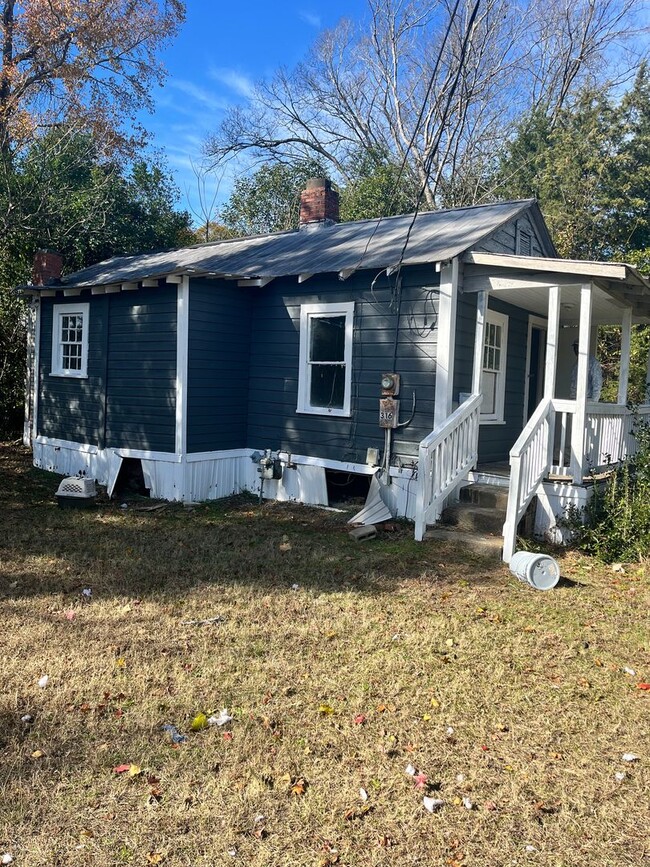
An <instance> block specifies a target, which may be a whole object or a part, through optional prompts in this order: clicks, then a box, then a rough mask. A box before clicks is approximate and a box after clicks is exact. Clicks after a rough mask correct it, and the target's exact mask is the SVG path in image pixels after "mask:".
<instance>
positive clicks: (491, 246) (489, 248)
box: [473, 213, 547, 256]
mask: <svg viewBox="0 0 650 867" xmlns="http://www.w3.org/2000/svg"><path fill="white" fill-rule="evenodd" d="M519 231H524V232H527V233H528V234H529V235H530V237H531V251H530V255H531V256H546V255H547V253H546V251H545V249H544V245H543V242H542V240H541V239H540V237H539V234H538V232H537V229H536V228H535V226H534V224H533V221H532V220H531V219H530V217H529V215H528V214H526V213H524V214H522V215H521V216H519V217H517V219H516V220H511V221H510V222H509V223H506V224H505V226H501V228H500V229H497V231H496V232H494V233H493V234H492V235H490V236H489V238H486V239H485V240H484V241H482V242H481V243H480V244H477V245H476V246H475V247H474V248H473V249H475V250H480V251H481V252H484V253H515V254H516V253H517V233H518V232H519Z"/></svg>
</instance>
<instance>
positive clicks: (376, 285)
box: [25, 180, 650, 559]
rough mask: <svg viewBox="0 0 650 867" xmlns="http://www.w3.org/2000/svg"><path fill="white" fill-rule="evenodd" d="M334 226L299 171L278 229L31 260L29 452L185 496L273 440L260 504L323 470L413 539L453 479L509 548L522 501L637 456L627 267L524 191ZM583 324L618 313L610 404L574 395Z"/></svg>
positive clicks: (322, 198)
mask: <svg viewBox="0 0 650 867" xmlns="http://www.w3.org/2000/svg"><path fill="white" fill-rule="evenodd" d="M337 215H338V200H337V194H336V192H335V190H334V189H332V187H331V186H330V184H329V183H328V182H327V181H320V180H315V181H313V182H310V184H309V185H308V189H307V190H306V191H305V192H304V193H303V198H302V206H301V226H300V229H299V230H297V231H290V232H282V233H275V234H270V235H264V236H259V237H250V238H244V239H239V240H231V241H217V242H213V243H208V244H203V245H198V246H194V247H190V248H186V249H182V250H174V251H170V252H164V253H155V254H144V255H138V256H128V257H123V258H114V259H111V260H109V261H107V262H103V263H101V264H99V265H96V266H93V267H91V268H87V269H85V270H83V271H79V272H77V273H75V274H69V275H67V276H65V277H62V278H60V279H59V278H57V276H56V261H55V259H54V258H53V257H52V256H51V255H49V254H44V256H43V257H42V258H43V262H42V264H45V265H46V266H48V265H49V266H51V265H54V270H52V269H50V271H49V273H48V274H46V275H45V277H44V278H43V277H42V276H41V277H38V275H37V278H36V279H35V281H34V284H35V285H33V286H30V287H28V288H27V289H26V290H25V291H27V292H28V293H29V294H30V295H31V297H32V299H33V304H32V309H33V310H34V315H35V320H34V321H35V329H34V343H33V347H32V353H31V359H32V368H31V369H32V373H31V378H30V392H29V400H28V418H29V424H28V425H27V426H26V432H25V440H26V442H29V443H30V444H31V445H32V447H33V451H34V462H35V464H36V465H37V466H40V467H43V468H45V469H50V470H53V471H55V472H58V473H63V474H66V475H71V474H75V473H77V472H79V471H84V472H86V473H87V474H88V475H92V476H94V477H95V478H97V479H98V481H99V482H101V483H102V484H105V485H107V486H108V488H109V491H110V490H112V487H113V486H114V484H115V480H116V478H117V476H118V473H119V470H120V466H121V464H122V462H123V460H124V459H125V458H130V459H136V460H139V461H140V462H141V466H142V471H143V474H144V478H145V482H146V485H147V487H148V488H149V490H150V492H151V495H152V496H155V497H162V498H166V499H170V500H205V499H210V498H217V497H223V496H226V495H229V494H231V493H233V492H238V491H242V490H249V491H259V487H260V484H261V478H260V472H259V471H258V470H259V462H258V456H259V455H261V454H264V453H266V452H268V451H270V452H271V453H272V456H273V457H274V458H276V462H275V469H276V473H275V474H276V475H278V473H280V474H281V478H276V479H271V478H269V479H268V480H265V481H264V494H265V496H268V497H275V498H278V499H294V500H298V501H301V502H305V503H320V504H322V503H327V484H326V482H327V477H328V473H333V472H344V473H346V474H352V475H362V476H363V475H372V474H377V473H378V474H379V476H380V477H381V479H382V489H383V492H384V496H385V499H386V502H387V503H388V504H389V506H390V508H391V510H392V511H393V513H394V514H397V515H401V516H406V517H409V518H411V519H413V520H414V521H415V525H416V535H417V537H418V538H422V537H423V535H424V532H425V529H426V527H427V525H429V524H432V523H435V521H436V520H437V519H438V517H439V516H440V513H441V511H442V508H443V505H444V504H445V503H446V502H447V501H448V500H449V499H453V497H454V496H455V494H456V492H457V490H458V488H459V487H460V486H463V485H467V484H470V483H474V482H477V481H482V482H488V483H492V484H498V485H505V486H509V489H510V499H509V503H510V505H509V511H508V518H507V521H506V526H505V528H504V532H505V537H504V538H505V542H504V546H505V547H504V556H505V557H506V559H509V556H510V554H511V553H512V550H513V546H514V534H515V532H516V527H517V523H518V521H519V519H520V518H521V516H522V515H523V512H524V511H525V509H526V508H527V506H528V504H529V503H530V501H531V499H532V498H533V497H537V498H538V508H537V512H538V519H537V525H538V529H539V530H540V531H542V530H546V529H548V528H549V527H551V526H553V524H554V522H555V516H556V515H557V514H559V513H560V512H561V511H562V509H563V508H564V507H565V506H566V505H567V503H569V502H574V503H576V504H578V505H579V504H580V503H581V502H583V501H584V497H585V496H587V493H586V491H587V485H586V483H585V476H586V475H587V468H588V467H594V466H598V465H599V464H602V463H603V462H604V455H606V454H608V455H613V456H614V457H623V456H624V454H625V453H626V452H627V451H629V449H630V448H632V447H633V446H632V444H631V438H630V436H629V433H630V427H629V414H628V411H627V409H626V398H627V371H628V369H629V342H630V340H629V335H630V329H631V326H632V324H633V322H648V321H650V286H649V284H648V283H647V282H646V281H645V280H644V278H642V277H641V276H640V275H639V274H638V272H636V271H635V270H634V269H633V268H631V267H630V266H627V265H621V264H616V263H590V262H577V261H567V260H562V259H558V258H557V254H556V251H555V249H554V247H553V243H552V241H551V238H550V236H549V233H548V231H547V228H546V226H545V224H544V220H543V218H542V215H541V213H540V211H539V208H538V206H537V204H536V203H535V202H534V201H532V200H525V201H514V202H500V203H497V204H490V205H479V206H474V207H466V208H458V209H454V210H447V211H438V212H431V213H419V214H417V216H414V215H405V216H399V217H391V218H386V219H381V220H367V221H360V222H353V223H337V222H336V219H337ZM39 284H40V285H39ZM599 324H619V325H621V326H622V353H621V367H620V382H619V395H618V401H617V403H615V404H614V403H612V404H604V403H590V402H589V401H588V400H587V397H586V382H587V366H588V358H589V354H590V351H591V352H593V346H594V339H595V329H596V327H597V326H598V325H599ZM575 339H578V340H579V346H580V349H579V356H578V373H577V383H578V388H577V394H576V396H575V398H573V399H570V397H569V379H570V370H571V366H572V364H573V360H572V359H573V353H572V352H571V349H570V347H571V344H572V343H573V341H574V340H575ZM590 347H591V349H590ZM378 468H379V470H378ZM504 468H505V471H504ZM268 475H271V473H268Z"/></svg>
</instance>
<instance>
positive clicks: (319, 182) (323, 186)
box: [300, 178, 339, 229]
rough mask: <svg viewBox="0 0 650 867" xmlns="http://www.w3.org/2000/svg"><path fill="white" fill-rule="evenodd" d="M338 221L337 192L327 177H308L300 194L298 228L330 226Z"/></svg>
mask: <svg viewBox="0 0 650 867" xmlns="http://www.w3.org/2000/svg"><path fill="white" fill-rule="evenodd" d="M338 221H339V194H338V193H337V191H336V190H334V189H332V184H331V181H328V180H327V178H310V179H309V180H308V181H307V188H306V189H305V190H303V192H302V193H301V195H300V228H301V229H306V228H315V227H318V226H332V225H333V224H334V223H338Z"/></svg>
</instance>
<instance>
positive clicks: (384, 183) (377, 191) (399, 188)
mask: <svg viewBox="0 0 650 867" xmlns="http://www.w3.org/2000/svg"><path fill="white" fill-rule="evenodd" d="M346 175H347V177H348V178H349V180H348V182H347V183H346V184H345V186H343V187H342V189H341V220H343V221H348V220H369V219H373V218H375V217H392V216H395V215H396V214H406V213H409V212H411V211H413V210H415V207H416V204H417V201H418V188H417V183H416V181H415V179H414V178H413V176H412V175H411V174H410V173H409V170H408V168H407V167H406V166H404V167H403V166H400V165H398V164H397V163H395V162H393V161H391V159H390V156H389V154H388V153H386V151H377V150H372V151H359V152H358V153H356V154H355V155H354V156H353V157H352V158H351V159H350V160H349V162H348V165H347V170H346Z"/></svg>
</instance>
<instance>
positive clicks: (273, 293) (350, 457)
mask: <svg viewBox="0 0 650 867" xmlns="http://www.w3.org/2000/svg"><path fill="white" fill-rule="evenodd" d="M375 277H376V272H373V273H370V272H359V273H358V274H355V275H353V276H352V277H350V278H348V280H346V281H345V282H343V283H342V282H340V281H339V280H338V279H337V276H336V275H334V274H332V275H319V276H316V277H312V278H311V279H310V280H308V281H307V282H306V283H305V284H304V285H298V284H297V282H296V280H295V279H293V280H289V279H287V280H285V281H280V280H277V281H274V283H273V284H271V286H270V287H265V288H264V289H260V290H255V292H254V293H253V299H254V300H253V326H252V328H253V330H252V339H251V354H250V358H251V367H250V390H249V412H248V442H247V445H248V446H250V447H255V448H260V447H263V448H273V449H277V448H282V449H286V450H288V451H291V452H294V453H296V454H306V455H312V456H316V457H320V458H326V459H329V460H339V461H353V462H360V463H364V462H365V459H366V450H367V449H368V448H369V447H374V448H379V449H381V450H382V451H383V448H384V431H383V430H382V429H381V428H380V427H379V424H378V420H379V397H380V395H381V389H380V378H381V374H382V373H385V372H389V371H391V370H392V369H393V367H394V368H395V372H397V373H399V374H400V375H401V390H400V400H401V408H400V420H401V421H405V420H407V419H408V417H409V416H410V414H411V404H412V392H414V391H415V393H416V401H417V403H416V413H415V416H414V419H413V421H412V423H411V424H410V425H409V426H408V427H406V428H403V429H400V430H398V431H395V432H394V433H395V437H394V448H393V452H394V454H397V455H399V456H400V457H402V458H403V459H406V460H408V459H410V458H413V457H415V456H416V455H417V447H418V444H419V442H420V440H421V439H422V438H423V437H424V436H426V435H427V434H428V433H429V432H430V431H431V425H432V419H433V405H434V376H435V358H436V330H435V329H436V324H437V309H438V289H437V285H438V282H439V281H438V275H437V274H435V272H434V269H433V266H430V267H428V268H418V269H415V268H411V269H405V271H404V272H403V277H402V292H401V299H402V300H401V313H400V317H399V339H398V345H397V353H396V362H395V364H393V352H394V336H395V326H396V323H397V315H396V312H395V306H394V304H393V303H392V302H394V297H393V296H392V292H391V288H390V287H389V286H388V284H387V281H386V278H385V276H382V277H381V278H380V279H379V280H377V281H376V284H375V286H374V289H373V290H372V291H371V289H370V285H371V283H372V281H373V279H374V278H375ZM423 286H426V287H429V288H428V289H423V288H422V287H423ZM350 300H354V301H355V312H354V343H353V351H352V356H353V357H352V415H351V418H340V417H328V416H327V415H311V414H299V413H297V412H296V406H297V402H298V373H299V370H298V367H299V362H298V359H299V348H300V306H301V304H316V303H341V302H347V301H350Z"/></svg>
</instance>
